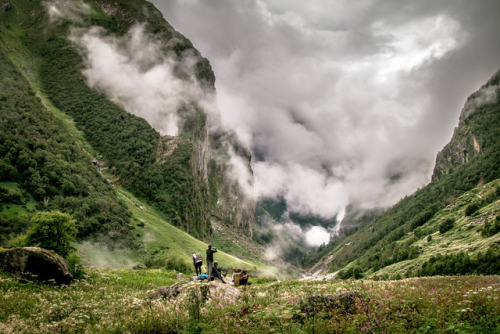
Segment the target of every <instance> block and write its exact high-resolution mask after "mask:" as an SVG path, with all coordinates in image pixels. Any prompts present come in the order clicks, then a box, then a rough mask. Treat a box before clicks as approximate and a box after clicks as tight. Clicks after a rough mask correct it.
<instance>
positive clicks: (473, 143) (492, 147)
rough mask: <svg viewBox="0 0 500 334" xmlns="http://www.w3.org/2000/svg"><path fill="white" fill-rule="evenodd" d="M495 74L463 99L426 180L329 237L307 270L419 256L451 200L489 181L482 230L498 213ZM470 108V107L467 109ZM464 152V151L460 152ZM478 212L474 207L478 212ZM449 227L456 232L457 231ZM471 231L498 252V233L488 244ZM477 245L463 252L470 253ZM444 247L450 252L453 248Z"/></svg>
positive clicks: (365, 267)
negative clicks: (345, 232)
mask: <svg viewBox="0 0 500 334" xmlns="http://www.w3.org/2000/svg"><path fill="white" fill-rule="evenodd" d="M498 77H499V74H498V73H497V74H495V76H493V78H492V79H491V80H490V81H488V83H487V84H486V85H485V86H483V87H482V88H481V90H480V91H478V92H476V93H475V94H473V95H472V96H471V98H469V100H468V101H469V102H468V103H467V104H466V108H465V109H464V110H467V112H466V113H465V112H464V113H463V116H462V117H461V120H460V123H459V126H458V127H457V129H456V130H455V134H454V136H453V138H452V140H451V141H450V144H448V145H447V146H446V147H445V148H444V149H443V151H442V152H441V153H439V154H438V157H437V162H436V168H435V174H434V176H433V179H432V182H431V183H430V184H429V185H427V186H426V187H424V188H422V189H420V190H419V191H417V192H416V193H415V194H413V195H411V196H408V197H406V198H404V199H403V200H401V201H400V202H399V203H398V204H396V205H395V206H394V207H393V208H391V209H390V210H388V211H387V212H386V213H384V214H382V215H381V216H379V217H378V218H377V219H375V220H373V221H372V222H370V223H369V224H367V225H366V226H364V227H363V228H361V229H360V230H358V231H357V232H356V233H354V234H353V235H351V236H349V237H347V238H345V239H344V238H341V239H337V240H334V241H333V242H332V243H331V244H330V245H328V247H327V248H328V251H327V252H325V255H324V256H323V258H322V260H321V261H320V262H319V263H318V264H317V266H315V267H313V268H312V271H313V272H314V271H317V270H320V269H322V270H323V271H336V270H339V269H341V268H344V267H346V266H347V265H349V267H347V268H346V269H352V270H351V271H348V270H346V271H345V272H344V274H345V275H344V276H346V277H347V276H361V275H363V274H365V275H370V274H372V273H376V272H377V271H379V270H381V269H383V268H386V267H387V266H390V265H393V264H395V263H400V262H402V261H407V260H409V259H410V260H411V259H416V258H419V257H420V255H419V250H420V245H421V244H422V243H423V242H424V241H423V240H424V238H427V237H428V236H431V240H434V238H433V233H435V232H436V228H437V227H438V226H439V224H441V223H444V221H443V219H441V218H442V217H445V216H446V212H447V211H449V210H450V208H452V207H455V206H459V207H460V208H462V209H463V206H464V205H465V204H463V203H462V204H459V202H457V201H458V200H459V199H460V198H462V197H460V196H462V195H463V194H464V193H466V192H467V191H471V190H472V189H474V188H476V187H479V188H477V189H476V190H475V192H480V191H482V188H481V186H482V185H484V184H487V183H490V182H492V183H490V184H489V185H488V187H493V189H492V190H491V191H490V194H488V196H487V198H488V199H487V200H483V201H481V202H480V205H479V203H477V205H478V206H479V207H481V206H486V207H488V208H490V209H491V211H486V212H485V213H484V216H479V217H477V219H480V220H481V222H482V224H481V226H480V227H478V229H479V228H484V224H494V222H495V219H496V217H497V216H498V215H499V214H498V203H497V202H498V191H496V190H494V189H496V188H498V182H497V181H496V180H497V179H499V178H500V94H499V86H498ZM485 90H487V91H488V92H489V95H488V96H489V98H488V99H481V100H480V101H479V100H478V99H475V97H477V96H481V95H483V93H482V92H484V91H485ZM474 99H475V101H476V103H475V104H474V105H472V104H471V102H470V101H473V100H474ZM479 102H480V103H479ZM471 106H473V110H470V109H468V108H470V107H471ZM464 151H466V152H468V153H467V154H465V155H464ZM469 197H470V196H469ZM469 197H467V196H466V197H465V198H469ZM472 198H474V196H473V197H472ZM468 205H474V203H473V202H470V203H468V204H467V205H465V206H466V207H467V206H468ZM461 212H462V213H463V211H461ZM481 212H482V211H478V214H481ZM449 218H450V219H454V222H455V223H456V224H457V225H459V226H463V225H464V224H468V223H470V221H468V220H467V219H463V218H461V217H459V215H453V216H452V217H449ZM457 221H458V222H459V223H457ZM453 231H457V232H458V229H454V230H452V232H453ZM475 232H476V233H475V234H473V235H474V237H475V238H479V239H480V240H481V242H480V243H484V244H485V245H488V244H491V245H493V247H495V248H494V251H495V252H498V249H497V248H498V245H497V241H498V240H497V239H498V232H497V233H496V234H495V237H493V239H488V240H490V241H491V242H489V241H487V240H484V239H482V238H481V237H479V236H478V235H477V233H479V232H480V231H479V230H475ZM425 240H427V239H425ZM443 247H446V246H443ZM461 249H463V248H461ZM478 249H479V248H476V249H474V250H469V251H470V252H471V254H473V253H474V252H477V250H478ZM449 251H450V252H449V253H453V252H456V251H458V250H456V249H450V250H449ZM407 269H409V268H407ZM413 269H416V268H413Z"/></svg>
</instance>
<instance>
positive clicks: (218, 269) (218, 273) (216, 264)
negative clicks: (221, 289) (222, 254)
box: [213, 261, 226, 284]
mask: <svg viewBox="0 0 500 334" xmlns="http://www.w3.org/2000/svg"><path fill="white" fill-rule="evenodd" d="M213 275H214V276H215V277H217V278H218V279H220V280H221V281H222V283H224V284H226V281H224V278H222V269H221V267H219V262H217V261H214V268H213Z"/></svg>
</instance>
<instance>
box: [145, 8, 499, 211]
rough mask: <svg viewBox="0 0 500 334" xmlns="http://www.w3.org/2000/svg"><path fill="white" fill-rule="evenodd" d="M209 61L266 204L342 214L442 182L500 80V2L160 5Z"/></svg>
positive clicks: (228, 120)
mask: <svg viewBox="0 0 500 334" xmlns="http://www.w3.org/2000/svg"><path fill="white" fill-rule="evenodd" d="M152 2H153V3H154V4H155V5H156V6H157V7H158V8H159V9H160V10H161V11H162V12H163V14H164V16H165V18H166V19H167V21H169V23H170V24H172V25H173V26H174V28H176V29H177V30H178V31H180V32H181V33H182V34H184V35H185V36H186V37H188V38H189V39H190V40H191V41H192V42H193V44H194V46H195V47H196V48H197V49H198V50H200V51H201V53H202V54H203V55H204V56H205V57H207V58H208V59H209V61H210V63H211V64H212V67H213V69H214V72H215V75H216V88H217V101H218V106H219V109H220V112H221V114H222V119H223V122H224V125H225V126H226V127H228V128H231V129H234V130H236V132H237V134H238V135H239V137H240V139H241V140H242V141H244V142H245V143H246V144H247V145H248V147H249V148H251V150H252V153H253V159H254V160H253V164H252V167H253V170H254V174H255V181H256V193H257V195H259V196H269V197H274V196H282V197H283V198H285V199H286V201H287V203H288V206H289V208H290V209H292V210H295V211H301V212H304V213H314V214H318V215H322V216H324V217H332V216H334V215H335V214H337V213H338V212H339V211H340V210H342V208H344V207H345V206H346V205H347V204H348V203H358V204H361V205H363V206H366V207H374V206H387V205H392V204H394V203H395V202H397V201H398V200H399V199H400V198H401V197H403V196H404V195H407V194H410V193H412V192H414V191H415V190H416V189H417V188H418V187H420V186H422V185H424V184H425V183H427V182H428V181H429V180H430V176H431V173H432V168H433V164H434V160H435V156H436V154H437V152H438V151H439V150H440V149H441V148H442V147H443V146H444V145H445V144H446V143H447V142H448V141H449V139H450V138H451V135H452V132H453V129H454V127H455V126H456V125H457V122H458V117H459V114H460V111H461V108H462V106H463V104H464V102H465V99H466V98H467V96H468V95H469V94H470V93H472V92H473V91H475V90H476V89H478V88H479V87H480V86H481V85H482V84H483V83H485V82H486V80H487V79H489V77H491V76H492V75H493V74H494V72H495V71H496V70H498V69H500V33H499V32H500V19H499V17H500V1H498V0H491V1H490V0H477V1H470V0H446V1H440V0H420V1H401V0H359V1H348V0H310V1H299V0H238V1H234V0H168V1H167V0H153V1H152Z"/></svg>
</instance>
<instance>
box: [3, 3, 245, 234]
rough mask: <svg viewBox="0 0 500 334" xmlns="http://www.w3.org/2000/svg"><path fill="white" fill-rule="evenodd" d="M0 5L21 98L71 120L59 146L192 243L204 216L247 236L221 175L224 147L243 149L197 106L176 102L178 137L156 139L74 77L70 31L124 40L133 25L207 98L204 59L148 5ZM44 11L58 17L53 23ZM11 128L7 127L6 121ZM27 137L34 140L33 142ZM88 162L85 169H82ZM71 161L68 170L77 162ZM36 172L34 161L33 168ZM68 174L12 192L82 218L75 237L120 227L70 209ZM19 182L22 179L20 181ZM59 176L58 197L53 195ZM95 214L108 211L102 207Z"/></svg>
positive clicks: (82, 62)
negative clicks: (73, 150)
mask: <svg viewBox="0 0 500 334" xmlns="http://www.w3.org/2000/svg"><path fill="white" fill-rule="evenodd" d="M1 4H2V5H1V6H0V8H1V11H0V29H1V35H0V37H1V44H0V47H1V50H2V51H3V52H4V54H5V55H7V57H8V58H9V60H10V61H11V62H12V64H14V65H15V66H16V68H17V71H18V72H19V73H18V74H16V75H18V76H24V77H25V78H26V80H27V81H28V83H29V84H30V86H31V92H30V93H26V94H27V95H29V94H31V95H37V96H38V97H39V99H40V101H41V105H39V106H37V107H36V109H44V108H47V110H49V111H51V112H52V113H53V114H54V115H56V116H57V117H58V118H60V119H62V120H63V121H64V122H68V123H72V122H73V120H74V122H75V124H76V128H77V129H74V130H71V131H70V132H71V133H69V134H66V135H63V136H64V137H66V138H69V137H71V136H73V137H74V138H77V140H78V142H79V144H78V145H75V144H74V143H71V142H70V141H69V142H70V144H69V145H70V146H72V147H73V146H75V147H76V146H79V147H80V149H81V150H83V151H84V152H89V154H86V157H85V159H86V162H85V163H86V164H87V165H89V166H90V169H91V170H92V171H93V173H97V172H98V171H96V168H95V167H97V168H98V169H99V170H100V171H102V170H106V169H107V170H109V171H111V175H110V176H109V181H111V182H113V183H115V184H116V185H121V186H123V187H125V188H127V189H128V190H129V191H131V192H132V193H133V194H134V195H135V196H138V197H139V198H140V199H141V200H144V201H146V202H148V203H151V204H152V205H154V206H155V207H156V209H158V210H160V211H162V212H163V214H165V216H166V219H167V221H169V222H170V223H172V224H174V225H176V226H178V227H180V228H182V229H184V230H185V231H187V232H189V233H190V234H192V235H193V236H195V237H198V238H201V239H205V240H210V238H211V235H212V228H211V223H210V222H211V218H212V217H213V216H216V217H218V218H217V219H221V220H222V221H224V222H226V223H228V224H230V225H231V226H232V228H234V229H235V230H238V231H240V232H241V233H245V234H247V235H251V231H252V228H251V226H252V220H253V210H254V205H253V204H252V203H251V201H247V200H246V198H245V196H244V195H243V193H242V191H241V189H240V187H239V186H238V184H237V183H236V182H235V181H232V180H230V179H228V178H227V173H228V172H229V169H230V168H229V160H230V158H229V155H228V153H227V150H228V148H230V149H231V150H232V151H234V152H235V154H236V155H237V156H239V158H240V159H242V160H243V161H245V160H246V161H247V162H248V163H249V158H250V157H249V155H248V154H247V153H246V152H245V150H241V149H238V145H237V143H236V141H235V140H234V139H231V135H230V134H227V133H224V132H221V131H219V132H217V133H210V132H209V131H208V126H209V124H207V111H206V110H204V107H203V106H201V105H200V104H198V101H195V100H190V101H185V103H184V104H183V105H181V106H180V107H179V110H175V112H176V113H178V114H179V115H180V116H182V117H181V120H182V122H181V124H180V136H175V137H172V136H161V135H160V133H159V132H158V131H157V130H155V129H154V128H153V127H152V126H151V125H150V124H148V122H146V121H145V120H144V119H143V118H140V117H137V116H135V115H132V114H131V113H129V112H126V111H125V110H124V106H123V103H121V102H123V101H120V100H118V101H114V102H112V101H110V97H109V96H108V95H107V94H105V92H103V91H101V90H97V89H94V88H90V87H89V81H88V78H87V77H85V75H84V74H85V69H86V66H88V64H87V63H86V62H87V61H88V59H87V58H86V57H87V56H88V55H87V54H86V52H85V50H83V49H82V48H81V47H80V46H78V45H76V44H75V43H74V42H73V41H71V38H72V36H73V35H72V34H74V32H75V31H76V30H78V29H80V30H78V31H90V30H91V29H95V27H100V28H99V29H101V30H99V31H100V32H101V33H102V35H103V38H116V39H119V38H123V40H126V39H127V37H128V35H127V34H129V33H130V31H131V30H132V29H134V27H138V26H139V27H143V30H144V34H145V36H146V37H147V38H149V39H151V40H152V41H153V42H154V43H155V45H157V46H158V49H159V50H160V51H159V52H160V53H161V55H163V56H162V57H164V58H165V59H168V60H169V61H172V62H173V64H174V66H173V69H174V74H175V77H176V78H177V79H176V80H181V81H182V80H188V79H186V78H187V77H188V76H189V74H190V73H188V72H189V71H191V70H192V71H193V75H194V78H195V79H193V80H194V81H192V83H193V84H195V85H199V87H200V89H201V90H203V91H204V92H207V94H213V93H214V81H215V78H214V76H213V72H212V70H211V68H210V64H209V63H208V61H207V60H206V59H204V58H203V57H201V55H200V54H199V52H198V51H197V50H196V49H194V47H193V46H192V44H191V43H190V42H189V40H187V39H186V38H185V37H183V36H182V35H180V34H179V33H178V32H176V31H175V30H174V29H173V28H172V27H171V26H170V25H169V24H168V23H167V22H166V21H165V20H164V19H163V17H162V15H161V13H160V12H159V11H158V10H156V9H155V8H154V6H152V5H151V4H150V3H148V2H146V1H141V0H131V1H121V2H116V1H106V0H102V1H95V2H94V1H88V2H81V1H71V2H69V3H67V4H63V3H60V2H51V1H32V2H30V3H29V4H27V3H26V2H24V1H18V0H12V1H7V0H2V2H1ZM54 13H55V14H58V13H59V14H61V13H62V14H63V15H56V16H54ZM75 29H76V30H75ZM186 59H189V61H192V62H193V63H192V64H191V65H192V66H191V67H190V68H189V69H186V68H185V66H183V65H184V63H185V62H186ZM162 61H164V60H163V59H162V58H161V57H160V58H159V59H152V60H151V62H152V63H151V64H149V65H148V66H149V68H150V67H151V66H154V65H155V64H156V63H159V62H162ZM146 67H147V66H146ZM16 80H17V79H16ZM188 83H189V82H188ZM145 108H146V107H145ZM61 111H62V113H61ZM146 111H147V110H146ZM68 116H69V118H68ZM12 125H13V126H14V127H15V126H16V123H12ZM70 125H71V126H72V124H70ZM57 127H58V128H62V127H61V126H60V125H58V126H57ZM13 131H18V130H16V129H14V130H13ZM63 133H64V131H63ZM5 134H6V135H7V133H6V132H5ZM8 136H10V134H9V135H8ZM28 138H29V139H30V140H33V141H35V138H34V137H28ZM61 141H63V139H61ZM57 150H58V149H57V148H56V149H55V151H54V154H57V152H56V151H57ZM3 153H4V152H3ZM4 154H6V153H4ZM2 158H5V156H4V155H2ZM79 159H80V158H76V160H79ZM89 159H91V160H93V161H94V165H95V166H93V165H92V164H88V160H89ZM76 160H75V161H73V163H74V164H77V163H78V162H79V161H76ZM5 161H6V162H5V168H4V169H7V170H10V168H14V169H17V168H21V167H19V164H20V163H18V162H17V161H13V160H8V161H7V160H5ZM42 165H43V164H42V163H40V162H37V166H36V167H34V171H37V168H40V167H41V166H42ZM75 173H76V174H77V175H78V177H79V178H83V181H81V180H80V179H78V177H77V176H75V177H76V178H77V179H75V180H73V179H72V178H70V177H66V176H64V177H61V181H60V182H59V181H58V183H57V182H52V180H50V179H49V180H46V182H45V183H43V184H42V185H41V186H39V187H37V188H35V186H30V187H31V188H30V187H28V186H27V183H26V184H20V185H21V188H22V189H23V190H25V191H27V192H28V194H31V196H32V197H33V198H34V200H35V201H37V202H38V203H42V202H43V203H46V205H45V206H44V207H43V209H61V210H63V211H64V210H65V211H68V212H70V213H72V214H75V215H77V217H75V218H78V220H79V221H86V222H87V223H85V228H84V230H82V231H83V232H81V236H82V237H84V236H88V235H91V234H100V233H101V232H102V230H105V229H107V226H108V225H109V224H115V223H118V224H122V225H123V226H126V225H129V223H128V219H129V218H126V219H125V218H120V219H112V221H111V220H104V219H101V220H99V219H97V220H96V219H90V218H91V215H89V216H86V215H85V213H82V214H81V215H80V214H78V213H76V212H77V211H78V210H76V209H71V208H70V207H69V206H68V205H69V204H67V203H66V202H67V201H66V197H68V196H69V195H73V194H72V193H71V192H74V191H80V190H81V188H83V186H82V187H80V184H79V183H78V182H80V183H81V182H83V183H85V182H87V180H86V179H87V178H88V176H87V174H86V173H84V172H80V171H79V172H75ZM61 176H62V175H61ZM21 179H23V182H28V181H26V180H24V176H23V177H21ZM42 179H43V176H42ZM62 179H64V181H65V182H66V184H65V189H67V190H62V189H61V185H62V183H63V181H62ZM6 181H11V180H10V179H9V180H6ZM102 181H103V180H101V181H100V182H102ZM104 183H105V184H106V182H104ZM75 184H76V185H75ZM108 187H109V185H108ZM38 189H39V190H38ZM36 191H37V192H36ZM65 191H66V192H70V193H69V194H66V193H65ZM67 195H68V196H67ZM74 195H75V196H82V195H83V196H84V194H78V193H76V194H74ZM112 197H116V195H112ZM56 199H57V200H56ZM113 201H116V202H117V203H118V202H119V201H117V200H116V199H114V200H113ZM113 201H110V203H112V202H113ZM73 202H74V203H73ZM73 202H72V203H73V204H71V205H76V206H80V205H82V204H81V203H80V202H79V201H73ZM104 202H106V200H104ZM58 203H59V204H58ZM61 203H62V204H61ZM41 205H42V204H41ZM99 205H100V204H99ZM99 205H97V204H92V205H90V210H100V209H99V208H100V206H99ZM120 205H121V209H120V210H122V211H123V214H124V217H130V213H127V210H126V209H125V208H124V206H123V204H120ZM83 207H85V206H84V205H83ZM86 210H89V209H86ZM100 211H101V212H112V211H113V210H108V209H104V208H102V210H100ZM82 226H83V225H82ZM82 229H83V227H82ZM125 229H127V228H125ZM124 233H125V232H124ZM126 233H128V232H126Z"/></svg>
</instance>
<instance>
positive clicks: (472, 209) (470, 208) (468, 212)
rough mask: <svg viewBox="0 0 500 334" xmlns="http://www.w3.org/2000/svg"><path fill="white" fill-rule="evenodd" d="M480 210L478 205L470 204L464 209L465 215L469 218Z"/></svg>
mask: <svg viewBox="0 0 500 334" xmlns="http://www.w3.org/2000/svg"><path fill="white" fill-rule="evenodd" d="M479 208H480V205H479V204H478V203H472V204H469V205H468V206H467V207H466V208H465V215H466V216H467V217H468V216H471V215H472V214H473V213H474V212H476V211H477V210H479Z"/></svg>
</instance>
